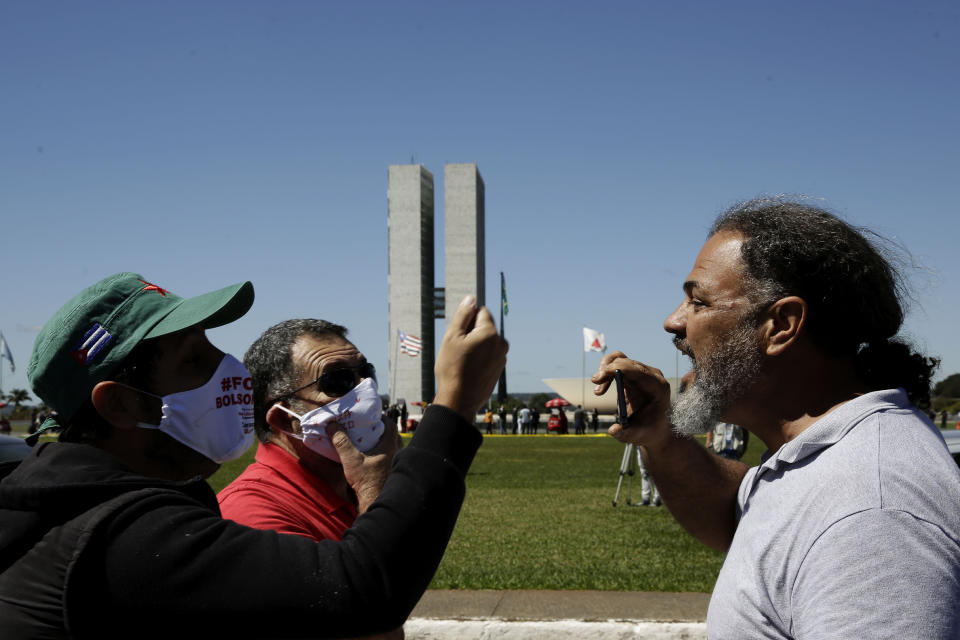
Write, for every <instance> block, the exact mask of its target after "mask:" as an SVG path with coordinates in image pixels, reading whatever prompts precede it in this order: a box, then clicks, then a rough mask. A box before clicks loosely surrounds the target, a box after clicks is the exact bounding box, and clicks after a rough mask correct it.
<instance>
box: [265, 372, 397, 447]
mask: <svg viewBox="0 0 960 640" xmlns="http://www.w3.org/2000/svg"><path fill="white" fill-rule="evenodd" d="M275 406H276V407H278V408H279V409H282V410H283V411H286V412H287V413H289V414H290V415H291V416H293V417H295V418H297V419H298V420H299V421H300V429H301V433H290V432H286V433H287V434H288V435H291V436H293V437H294V438H298V439H300V440H303V443H304V444H305V445H306V446H307V447H308V448H309V449H310V450H311V451H314V452H316V453H318V454H320V455H321V456H323V457H325V458H329V459H330V460H333V461H334V462H340V455H339V454H338V453H337V449H336V447H334V446H333V443H332V442H330V438H328V437H327V431H326V426H327V425H328V424H329V423H330V422H334V421H335V422H337V423H338V424H340V426H342V427H343V429H344V430H345V431H346V432H347V436H349V437H350V441H351V442H352V443H353V446H355V447H356V448H357V449H358V450H360V451H362V452H364V453H366V452H367V451H370V449H373V448H374V447H375V446H377V443H378V442H380V437H381V436H382V435H383V431H384V426H383V420H382V417H383V410H382V404H381V402H380V394H379V393H378V392H377V381H376V380H374V379H373V378H364V379H363V380H362V381H361V382H360V384H358V385H357V386H356V387H354V388H353V389H351V390H350V391H349V392H347V393H346V394H345V395H343V396H341V397H339V398H337V399H336V400H334V401H333V402H329V403H327V404H325V405H323V406H322V407H317V408H316V409H314V410H312V411H310V412H308V413H305V414H303V415H302V416H301V415H299V414H297V413H294V412H293V411H291V410H290V409H287V408H286V407H284V406H281V405H279V404H278V405H275Z"/></svg>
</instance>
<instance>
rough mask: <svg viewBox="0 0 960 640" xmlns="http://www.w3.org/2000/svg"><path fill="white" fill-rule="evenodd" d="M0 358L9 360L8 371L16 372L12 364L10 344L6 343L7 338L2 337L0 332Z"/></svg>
mask: <svg viewBox="0 0 960 640" xmlns="http://www.w3.org/2000/svg"><path fill="white" fill-rule="evenodd" d="M0 358H6V359H7V360H9V361H10V372H11V373H14V372H16V370H17V368H16V367H15V366H14V365H13V354H12V353H10V345H8V344H7V339H6V338H4V337H3V334H2V333H0Z"/></svg>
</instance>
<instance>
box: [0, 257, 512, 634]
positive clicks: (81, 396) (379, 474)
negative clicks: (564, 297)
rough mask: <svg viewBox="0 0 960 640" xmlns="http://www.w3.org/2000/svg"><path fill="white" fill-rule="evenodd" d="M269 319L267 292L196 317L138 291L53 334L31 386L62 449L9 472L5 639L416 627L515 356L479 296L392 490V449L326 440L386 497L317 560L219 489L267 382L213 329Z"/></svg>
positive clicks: (3, 559) (2, 580) (178, 303)
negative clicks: (412, 618) (254, 386)
mask: <svg viewBox="0 0 960 640" xmlns="http://www.w3.org/2000/svg"><path fill="white" fill-rule="evenodd" d="M252 303H253V287H252V285H251V284H250V283H249V282H246V283H242V284H238V285H234V286H231V287H227V288H224V289H221V290H219V291H215V292H213V293H208V294H206V295H202V296H198V297H195V298H186V299H184V298H181V297H179V296H176V295H174V294H173V293H171V292H170V291H168V290H167V289H165V288H164V287H161V286H158V285H156V284H153V283H152V282H150V281H148V280H146V279H145V278H142V277H141V276H139V275H137V274H132V273H121V274H116V275H114V276H111V277H109V278H106V279H104V280H102V281H100V282H98V283H97V284H95V285H93V286H92V287H90V288H88V289H86V290H84V291H83V292H81V293H80V294H78V295H77V296H76V297H74V298H73V299H72V300H70V301H69V302H68V303H67V304H65V305H64V306H63V307H62V308H61V309H60V310H59V311H58V312H57V313H56V314H55V315H54V317H53V318H52V319H51V320H50V321H49V322H47V324H46V325H45V326H44V328H43V330H42V331H41V332H40V335H39V336H38V337H37V341H36V344H35V345H34V352H33V356H32V358H31V362H30V366H29V369H28V375H29V377H30V381H31V384H32V385H33V389H34V392H35V393H36V395H38V396H39V397H40V398H41V399H43V400H44V402H45V403H46V404H48V405H50V406H51V407H53V408H54V409H55V410H56V411H57V418H56V419H55V421H48V422H47V423H46V424H45V425H44V428H46V429H49V428H51V427H59V428H60V429H61V435H60V441H59V442H44V443H41V444H39V445H37V446H36V447H35V448H34V450H33V451H32V453H31V454H30V456H29V457H28V458H27V459H26V460H24V461H23V462H22V463H20V464H19V466H16V467H15V468H12V469H11V468H10V467H9V466H8V467H5V468H0V477H2V476H6V477H5V478H4V479H3V481H2V483H0V637H3V638H27V637H31V638H38V637H51V638H53V637H98V638H99V637H113V636H116V635H119V634H121V633H122V634H123V635H134V636H137V637H160V636H162V637H165V638H168V637H170V636H171V634H180V635H182V634H184V633H186V634H187V635H189V636H194V635H200V634H202V633H218V634H223V635H225V636H229V637H264V636H269V637H278V636H279V637H342V636H357V635H364V634H369V633H375V632H381V631H385V630H388V629H391V628H396V627H398V626H400V625H401V624H402V623H403V621H404V620H405V619H406V617H407V615H409V613H410V611H411V610H412V608H413V606H414V605H415V604H416V602H417V601H418V599H419V598H420V596H421V595H422V593H423V591H424V590H425V589H426V587H427V585H428V584H429V581H430V579H431V578H432V576H433V573H434V571H435V570H436V567H437V565H438V563H439V561H440V558H441V557H442V556H443V551H444V548H445V546H446V543H447V541H448V539H449V536H450V533H451V532H452V530H453V526H454V523H455V521H456V517H457V514H458V512H459V508H460V505H461V503H462V500H463V493H464V484H463V478H464V476H465V474H466V471H467V469H468V467H469V465H470V463H471V462H472V459H473V456H474V454H475V452H476V449H477V447H478V446H479V444H480V436H479V433H478V432H477V431H476V429H475V428H473V426H472V420H473V416H474V415H475V413H476V411H477V409H478V408H479V406H480V404H481V403H482V402H483V401H484V400H486V399H487V398H488V397H489V395H490V393H491V391H492V389H493V385H494V383H495V382H496V380H497V378H498V376H499V374H500V371H501V369H502V368H503V365H504V362H505V356H506V350H507V345H506V342H505V341H504V340H503V339H502V338H500V336H498V335H497V332H496V328H495V327H494V325H493V320H492V318H491V316H490V314H489V312H488V311H487V310H486V309H483V308H478V307H477V306H476V303H475V301H474V300H473V299H472V297H468V298H465V299H464V301H463V302H462V303H461V305H460V307H459V309H458V311H457V313H456V315H455V316H454V318H453V319H452V320H451V322H450V325H449V329H448V331H447V334H446V335H445V336H444V339H443V344H442V345H441V348H440V351H439V354H438V357H437V364H436V374H437V384H438V389H437V395H436V398H435V400H434V404H432V405H431V407H430V409H428V411H427V413H426V414H425V416H424V420H423V422H422V424H421V426H420V428H419V429H418V430H417V434H416V436H415V437H414V439H413V440H412V441H411V443H410V444H409V445H408V446H407V447H406V448H405V449H404V450H403V451H401V452H399V453H397V454H396V456H395V457H393V465H392V469H390V470H389V475H387V472H388V469H387V468H386V461H387V460H389V459H390V457H391V455H392V453H393V451H392V449H391V447H392V446H393V444H392V443H393V439H391V438H384V439H383V440H384V442H383V443H382V445H381V446H379V447H378V448H375V449H373V450H371V451H369V452H368V453H366V454H364V453H361V452H359V451H358V450H357V449H356V448H354V446H353V445H352V444H351V442H350V439H349V438H348V437H347V435H346V434H345V433H344V432H343V430H342V429H341V428H340V427H339V426H338V425H331V426H329V427H328V428H327V429H328V435H329V437H330V438H331V440H332V442H333V444H334V446H335V447H336V449H337V452H338V454H339V456H340V458H341V460H342V461H343V465H344V473H345V475H346V476H347V478H348V481H349V482H350V483H351V485H352V486H354V488H355V490H356V491H358V492H371V491H375V492H378V493H379V498H378V499H377V500H376V501H375V502H374V503H373V504H372V505H371V506H370V508H369V509H368V510H367V511H366V512H365V513H364V514H363V515H361V516H360V517H359V518H357V520H356V523H355V524H354V526H353V527H351V528H350V529H349V530H348V531H347V532H346V533H345V534H344V536H343V539H342V540H341V541H339V542H330V541H326V542H322V543H315V542H313V541H311V540H308V539H306V538H303V537H300V536H284V535H280V534H277V533H275V532H272V531H260V530H254V529H249V528H247V527H244V526H241V525H238V524H236V523H235V522H232V521H229V520H224V519H223V518H221V517H220V512H219V509H218V507H217V502H216V497H215V496H214V494H213V491H212V490H211V489H210V487H209V485H207V484H206V482H205V481H204V480H203V478H205V477H207V476H209V475H210V474H211V473H213V472H214V471H215V470H216V469H217V467H218V465H219V463H221V462H223V461H226V460H230V459H233V458H236V457H238V456H239V455H241V454H242V453H243V452H244V451H245V450H246V448H247V447H249V445H250V444H251V442H252V436H253V425H252V398H251V394H250V389H251V380H250V375H249V373H248V372H247V371H246V369H245V368H244V367H243V365H242V364H241V363H239V362H238V361H237V360H236V359H235V358H233V357H232V356H230V355H228V354H224V353H223V352H221V351H220V350H219V349H217V348H216V347H214V346H213V345H212V344H211V343H210V342H209V341H208V340H207V337H206V335H205V333H204V330H205V329H209V328H213V327H217V326H220V325H223V324H227V323H229V322H232V321H233V320H236V319H237V318H239V317H240V316H242V315H243V314H244V313H245V312H246V311H247V310H248V309H249V308H250V306H251V304H252ZM381 487H382V488H381Z"/></svg>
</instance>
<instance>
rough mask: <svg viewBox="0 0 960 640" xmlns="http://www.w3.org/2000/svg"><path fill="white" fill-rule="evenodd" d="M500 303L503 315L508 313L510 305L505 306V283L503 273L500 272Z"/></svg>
mask: <svg viewBox="0 0 960 640" xmlns="http://www.w3.org/2000/svg"><path fill="white" fill-rule="evenodd" d="M500 301H501V302H502V303H503V315H507V314H509V312H510V305H508V304H507V281H506V280H505V279H504V277H503V271H501V272H500Z"/></svg>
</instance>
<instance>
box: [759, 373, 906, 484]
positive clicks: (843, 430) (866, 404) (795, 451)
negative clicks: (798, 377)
mask: <svg viewBox="0 0 960 640" xmlns="http://www.w3.org/2000/svg"><path fill="white" fill-rule="evenodd" d="M909 407H910V401H909V400H908V399H907V394H906V392H905V391H904V390H903V389H884V390H883V391H871V392H870V393H866V394H864V395H862V396H858V397H856V398H854V399H853V400H849V401H847V402H845V403H843V404H842V405H840V406H839V407H837V408H836V409H834V410H833V411H831V412H830V413H828V414H827V415H825V416H823V417H822V418H820V419H819V420H817V421H816V422H814V423H813V424H812V425H810V426H809V427H807V428H806V429H804V430H803V431H802V432H800V434H799V435H798V436H797V437H796V438H794V439H793V440H791V441H790V442H787V443H785V444H784V445H783V446H782V447H780V448H779V449H778V450H777V451H775V452H774V453H772V454H771V453H770V452H769V451H768V452H767V453H765V454H764V455H763V461H762V463H761V464H760V469H759V471H758V472H757V477H759V476H760V475H762V474H763V473H764V472H765V471H767V470H770V471H776V470H777V469H779V468H780V467H781V466H784V465H788V464H794V463H796V462H799V461H801V460H803V459H805V458H808V457H810V456H812V455H813V454H815V453H817V452H818V451H820V450H821V449H826V448H827V447H829V446H831V445H834V444H836V443H837V442H839V441H840V440H841V439H842V438H843V437H844V436H845V435H847V433H848V432H849V431H850V430H851V429H853V428H854V427H855V426H857V424H858V423H859V422H860V421H861V420H862V419H863V418H865V417H866V416H868V415H870V414H872V413H876V412H878V411H883V410H886V409H904V408H909Z"/></svg>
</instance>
